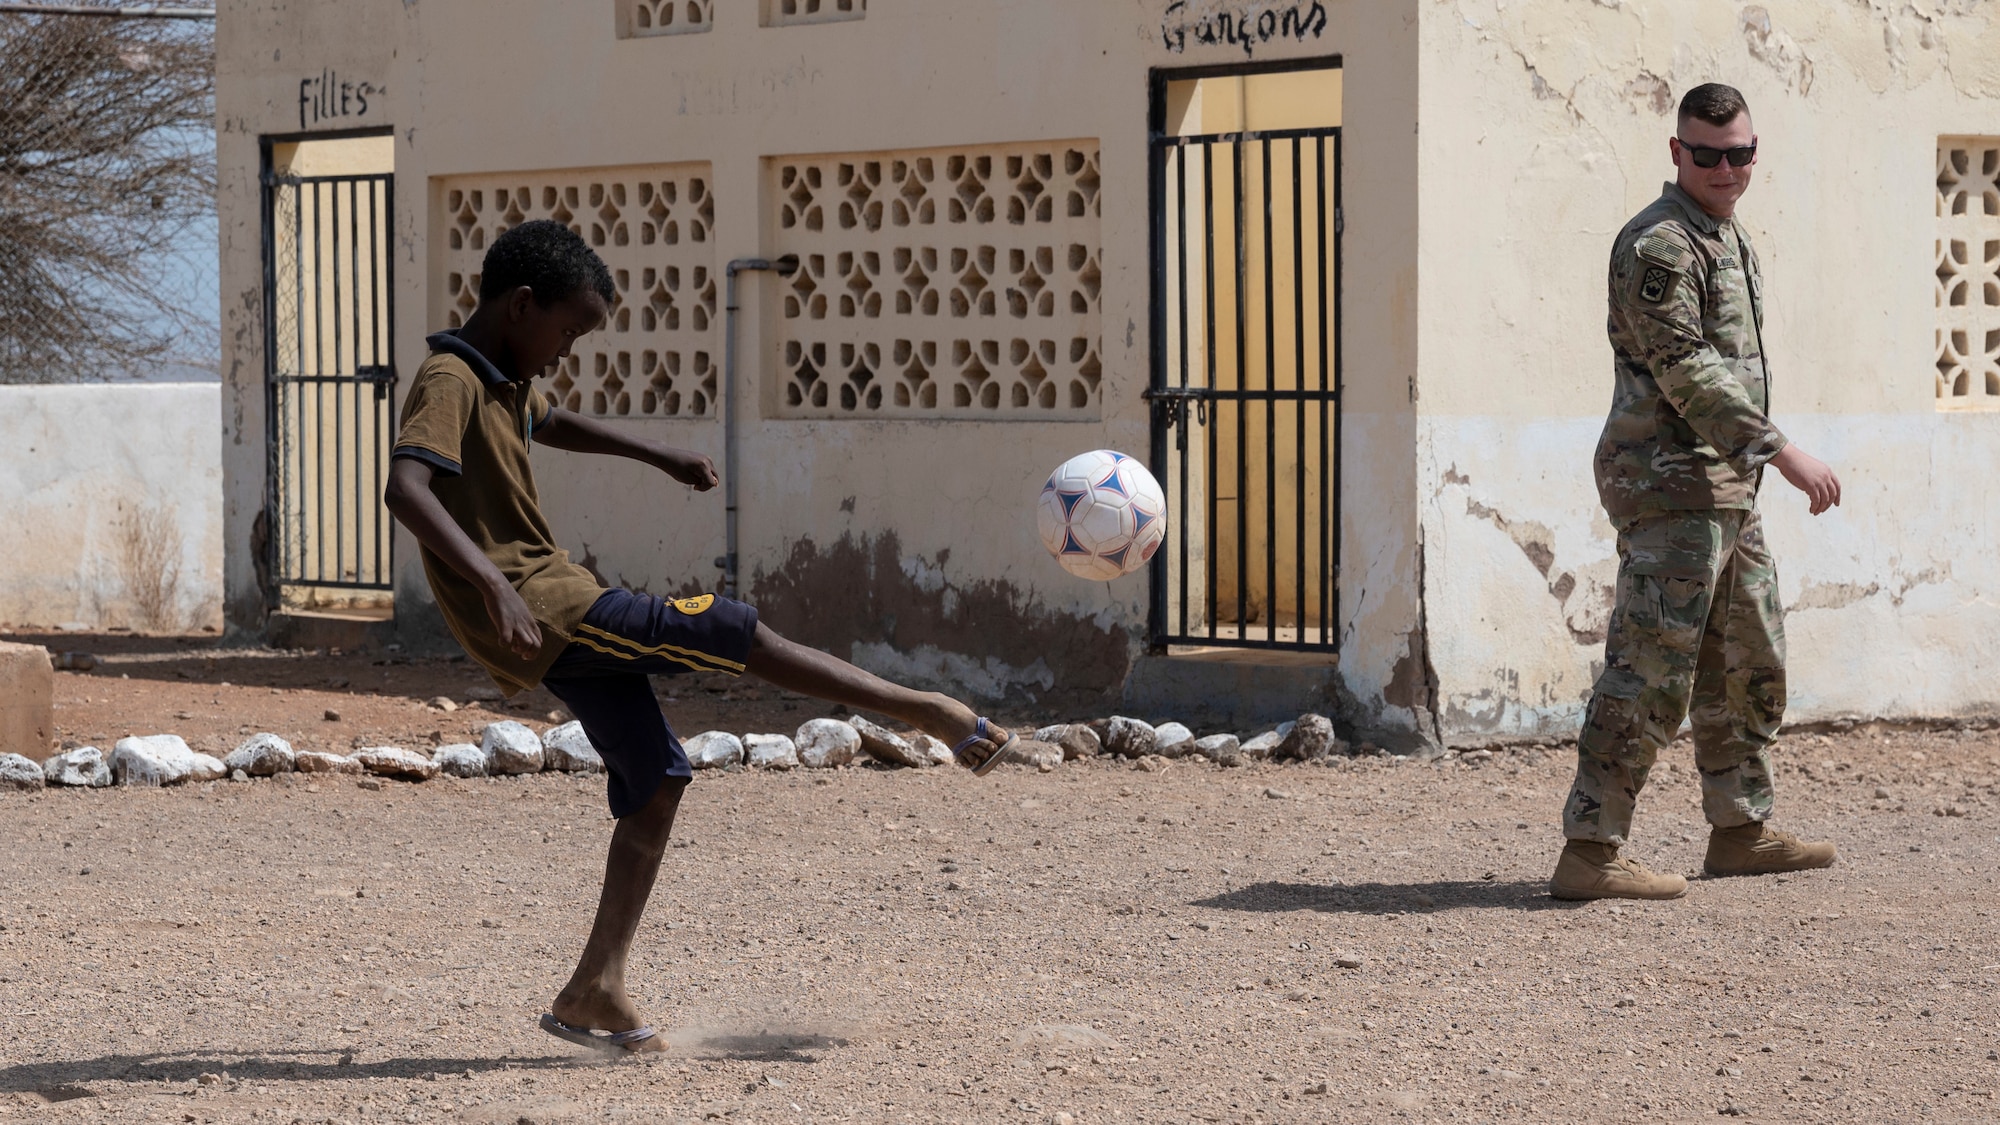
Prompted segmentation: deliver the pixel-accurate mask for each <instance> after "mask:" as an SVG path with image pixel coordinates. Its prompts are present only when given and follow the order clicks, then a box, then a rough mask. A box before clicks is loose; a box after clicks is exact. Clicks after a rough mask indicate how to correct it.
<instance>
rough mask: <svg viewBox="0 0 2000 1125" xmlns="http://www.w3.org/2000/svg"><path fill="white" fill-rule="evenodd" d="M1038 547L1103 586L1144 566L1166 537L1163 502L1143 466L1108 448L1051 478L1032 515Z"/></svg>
mask: <svg viewBox="0 0 2000 1125" xmlns="http://www.w3.org/2000/svg"><path fill="white" fill-rule="evenodd" d="M1035 525H1036V528H1037V530H1039V531H1040V532H1041V533H1042V546H1044V547H1047V548H1048V549H1049V554H1051V555H1054V556H1055V557H1056V561H1057V562H1059V563H1061V564H1062V566H1063V569H1064V570H1067V571H1069V572H1070V573H1071V574H1074V575H1076V576H1077V577H1078V578H1089V579H1092V580H1094V581H1099V582H1107V581H1110V580H1111V579H1113V578H1117V577H1118V576H1120V575H1123V574H1130V573H1132V572H1133V571H1135V570H1138V569H1139V568H1140V567H1142V566H1145V565H1146V563H1147V562H1148V561H1150V560H1151V559H1152V557H1153V552H1155V551H1157V550H1159V549H1160V543H1161V542H1162V541H1164V540H1165V539H1166V537H1167V498H1166V494H1165V493H1163V492H1161V491H1160V482H1158V481H1156V480H1154V479H1153V474H1151V473H1149V472H1147V471H1146V466H1144V465H1141V464H1140V463H1139V462H1137V461H1134V460H1133V459H1132V458H1130V457H1127V456H1125V455H1124V454H1123V453H1116V452H1113V451H1112V450H1109V449H1099V450H1095V451H1093V452H1090V453H1084V454H1079V455H1078V456H1075V457H1072V458H1070V459H1069V460H1067V461H1064V462H1063V463H1062V464H1061V465H1060V466H1058V467H1057V468H1056V471H1055V472H1053V473H1050V474H1049V483H1047V484H1045V485H1043V486H1042V497H1041V501H1040V503H1039V505H1038V506H1037V508H1036V510H1035Z"/></svg>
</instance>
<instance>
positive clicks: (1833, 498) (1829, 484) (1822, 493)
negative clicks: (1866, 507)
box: [1771, 445, 1840, 515]
mask: <svg viewBox="0 0 2000 1125" xmlns="http://www.w3.org/2000/svg"><path fill="white" fill-rule="evenodd" d="M1771 466H1772V467H1773V468H1775V469H1777V470H1778V471H1779V472H1780V473H1783V474H1784V475H1785V479H1786V480H1788V481H1790V482H1791V483H1792V487H1793V488H1796V489H1798V490H1799V491H1800V492H1803V493H1805V494H1806V499H1807V500H1809V501H1811V502H1812V514H1813V515H1819V514H1820V513H1821V512H1824V511H1826V510H1827V509H1828V508H1837V507H1839V506H1840V478H1839V477H1837V476H1835V475H1834V474H1833V469H1832V468H1830V467H1828V465H1827V463H1826V462H1824V461H1822V460H1820V459H1819V458H1817V457H1814V456H1813V455H1812V454H1810V453H1807V452H1806V451H1805V450H1803V449H1800V448H1799V447H1798V446H1796V445H1788V446H1786V447H1785V448H1784V450H1783V451H1782V452H1780V453H1779V454H1778V455H1777V456H1776V457H1773V458H1771Z"/></svg>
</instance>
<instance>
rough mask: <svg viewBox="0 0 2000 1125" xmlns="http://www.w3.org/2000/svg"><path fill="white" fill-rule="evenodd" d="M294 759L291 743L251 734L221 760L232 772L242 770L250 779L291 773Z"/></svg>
mask: <svg viewBox="0 0 2000 1125" xmlns="http://www.w3.org/2000/svg"><path fill="white" fill-rule="evenodd" d="M296 758H297V755H296V754H294V753H293V752H292V744H291V743H289V742H286V741H285V740H284V739H282V738H279V737H278V736H277V735H275V734H270V733H268V732H266V733H263V734H253V735H251V736H250V737H249V738H246V739H244V740H243V741H242V742H239V743H237V744H236V749H234V750H231V751H230V752H229V756H228V757H226V758H224V759H222V764H223V765H225V766H228V767H229V768H230V769H232V770H242V771H243V772H244V773H247V774H249V775H250V776H251V777H270V776H272V775H273V774H280V773H290V772H292V769H293V768H294V767H295V766H296V764H297V761H296Z"/></svg>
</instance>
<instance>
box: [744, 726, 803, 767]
mask: <svg viewBox="0 0 2000 1125" xmlns="http://www.w3.org/2000/svg"><path fill="white" fill-rule="evenodd" d="M743 750H744V753H746V754H747V755H749V758H750V768H751V769H754V770H795V769H798V768H799V748H798V747H797V746H796V745H794V744H793V742H792V740H791V738H790V737H789V736H787V735H782V734H746V735H744V736H743Z"/></svg>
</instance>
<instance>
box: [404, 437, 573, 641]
mask: <svg viewBox="0 0 2000 1125" xmlns="http://www.w3.org/2000/svg"><path fill="white" fill-rule="evenodd" d="M431 475H432V470H431V467H430V466H429V465H427V464H425V463H423V462H422V461H419V460H417V459H416V458H414V457H398V458H396V459H395V460H394V461H391V462H390V463H389V485H388V487H387V488H385V489H383V490H382V503H383V505H384V506H385V507H387V508H388V509H389V514H390V515H392V516H395V517H396V520H397V522H398V523H401V524H402V525H403V526H404V527H407V528H409V529H410V534H412V535H414V536H416V537H417V541H418V542H420V543H422V544H423V545H424V546H425V547H426V548H428V549H429V550H430V552H431V554H433V555H436V556H437V557H438V558H440V559H443V560H444V562H445V565H447V566H449V567H451V568H452V569H453V570H455V571H457V572H458V573H459V576H460V577H462V578H464V579H465V580H466V581H468V582H471V583H472V584H473V585H474V586H477V587H479V592H480V593H481V594H483V595H484V596H485V598H486V613H487V616H489V617H491V618H492V619H493V625H494V627H495V628H496V629H498V630H499V631H500V643H501V644H504V645H506V646H507V647H508V648H510V649H512V650H514V652H515V653H516V654H518V655H519V656H521V657H522V658H523V659H527V658H530V657H532V656H534V655H535V653H537V652H539V651H541V647H542V628H541V626H540V625H537V624H536V623H535V615H534V614H533V613H531V612H529V610H528V603H527V602H525V601H523V600H522V599H521V594H520V592H519V591H517V590H515V589H514V584H513V583H511V582H509V581H507V576H506V575H504V574H501V573H500V568H499V567H497V566H494V565H493V560H491V559H489V558H487V557H486V556H485V554H483V553H482V552H481V551H480V550H479V548H478V547H476V546H474V545H473V542H472V540H471V539H468V538H466V535H465V532H464V531H462V530H460V529H459V526H458V524H457V523H455V522H453V521H452V518H451V515H450V513H448V512H446V511H445V510H444V505H442V504H440V503H438V499H437V497H436V496H434V495H432V494H431Z"/></svg>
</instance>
